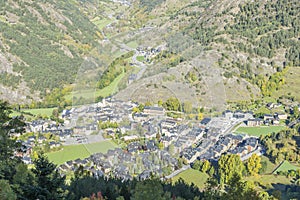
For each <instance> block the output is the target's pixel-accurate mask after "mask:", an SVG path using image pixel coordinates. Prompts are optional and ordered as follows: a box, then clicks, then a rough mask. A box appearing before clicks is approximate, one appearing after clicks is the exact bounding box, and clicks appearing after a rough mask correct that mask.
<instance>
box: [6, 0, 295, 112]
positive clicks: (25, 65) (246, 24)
mask: <svg viewBox="0 0 300 200" xmlns="http://www.w3.org/2000/svg"><path fill="white" fill-rule="evenodd" d="M124 2H125V3H114V2H111V1H82V0H81V1H57V0H51V1H47V2H45V1H42V0H38V1H25V0H19V1H2V2H1V3H0V5H1V8H0V63H1V68H0V78H1V79H0V95H1V96H2V97H4V98H5V99H7V100H10V101H12V100H11V96H14V97H16V98H14V99H20V98H17V97H22V98H23V99H27V101H28V99H31V98H33V99H34V100H35V101H38V100H39V97H41V98H43V97H44V96H45V94H46V93H50V92H51V90H52V89H54V88H57V87H58V88H60V90H61V89H62V88H63V87H65V86H66V85H70V84H73V83H74V82H75V79H76V73H77V72H78V68H79V67H80V66H81V64H82V63H83V62H84V59H83V58H85V57H86V56H89V55H90V54H91V52H92V54H93V58H96V59H95V60H93V62H95V63H93V66H97V64H99V63H101V62H100V61H99V60H103V59H102V58H103V57H101V56H103V55H102V54H103V48H102V47H100V48H98V47H99V43H100V41H102V42H103V41H104V43H105V44H108V45H110V48H111V49H109V51H108V52H114V53H113V55H112V56H111V57H110V58H109V59H107V60H106V64H105V65H106V67H107V66H109V65H110V62H112V60H114V59H115V58H117V57H119V56H120V55H122V54H124V53H128V52H130V51H133V50H136V47H145V48H146V49H147V48H149V49H151V48H156V47H159V48H158V49H160V48H162V49H163V51H160V52H159V53H158V54H157V55H154V54H153V55H152V53H153V52H152V53H150V55H151V56H149V55H148V54H149V52H147V51H146V54H147V55H148V58H147V59H145V58H146V55H139V56H142V57H144V58H143V59H145V61H143V62H144V64H146V65H147V67H146V68H145V69H143V70H142V72H140V73H141V75H140V77H141V78H139V79H140V80H136V81H135V82H134V84H131V85H129V84H126V82H127V80H126V79H127V78H128V77H129V75H130V73H133V72H134V73H139V69H138V68H139V66H134V65H135V64H136V63H135V64H134V63H131V65H132V66H133V69H132V70H133V71H131V72H127V74H125V75H124V78H123V79H122V81H121V83H122V84H121V86H120V85H119V86H120V87H119V90H121V89H124V91H123V93H121V94H120V96H123V97H124V98H127V99H130V98H132V97H131V96H130V97H129V96H128V97H127V96H126V95H127V94H135V95H136V96H145V95H147V94H149V91H146V90H145V88H144V87H141V84H145V85H147V88H150V86H153V87H154V90H155V93H160V90H162V89H161V88H163V89H166V88H167V89H168V90H171V91H172V93H176V94H177V95H178V96H184V98H183V99H180V100H181V101H190V102H193V104H195V105H196V106H200V105H201V106H205V107H220V108H222V107H223V106H222V105H224V104H225V103H226V102H234V101H250V100H253V99H259V98H264V97H272V96H273V94H274V93H276V92H277V91H280V89H281V88H283V85H285V84H292V83H293V82H294V80H287V79H288V78H287V77H290V76H289V74H290V73H292V72H293V73H294V71H296V72H297V71H299V70H298V69H296V70H290V69H291V68H293V69H294V68H297V67H299V65H300V49H299V48H300V44H299V34H300V33H299V31H300V21H299V19H300V16H299V13H300V12H299V10H300V3H299V1H297V0H291V1H285V0H276V1H241V0H239V1H229V0H226V1H223V0H222V1H221V0H217V1H211V0H192V1H179V0H155V1H150V0H137V1H124ZM139 53H141V52H137V51H136V52H135V54H139ZM133 57H134V56H133ZM107 61H108V62H107ZM131 61H133V60H132V59H131V57H130V58H128V59H127V61H126V63H130V62H131ZM134 67H137V68H134ZM116 71H118V73H116V74H114V76H112V77H110V81H109V83H111V82H112V81H113V80H115V79H116V77H117V75H119V74H120V72H121V71H122V70H120V69H116ZM291 71H292V72H291ZM94 74H97V73H94ZM296 74H297V73H296ZM298 74H299V73H298ZM97 78H98V77H97ZM104 78H105V77H104ZM119 78H120V77H119ZM293 78H299V76H297V75H296V76H293ZM87 82H89V81H87ZM94 82H96V81H90V82H89V85H90V86H91V87H94V85H95V87H97V85H98V86H99V84H96V83H94ZM100 82H103V80H101V81H100ZM154 82H155V83H156V86H154V85H153V83H154ZM216 85H217V87H216ZM105 86H108V85H107V84H106V85H105ZM100 88H103V86H101V87H100ZM120 88H121V89H120ZM288 88H290V90H289V91H287V92H285V97H287V98H290V99H295V98H296V99H298V100H299V98H300V97H299V95H298V93H297V92H296V91H295V90H294V89H293V88H294V87H288ZM92 89H95V88H92ZM119 90H117V91H119ZM237 91H238V92H237ZM13 92H14V93H13ZM12 93H13V94H14V95H11V94H12ZM38 93H40V94H38ZM181 93H185V95H181ZM212 96H214V99H216V100H215V101H216V102H214V103H213V104H212V105H210V104H208V101H207V100H208V99H211V98H212ZM282 96H284V95H283V94H277V95H276V98H279V97H282ZM29 97H31V98H29ZM165 97H166V98H168V96H166V95H165ZM180 98H181V97H180ZM148 99H149V98H148ZM150 99H151V98H150ZM220 99H221V100H220ZM137 100H139V99H137ZM157 100H158V99H155V100H154V101H157ZM14 103H15V102H14ZM22 103H24V102H22ZM26 103H28V102H26Z"/></svg>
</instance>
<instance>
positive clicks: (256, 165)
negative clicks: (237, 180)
mask: <svg viewBox="0 0 300 200" xmlns="http://www.w3.org/2000/svg"><path fill="white" fill-rule="evenodd" d="M246 166H247V170H248V172H249V173H250V175H251V176H254V175H257V174H258V172H259V170H260V168H261V167H262V165H261V158H260V157H259V156H258V155H257V154H255V153H254V154H252V155H251V157H250V158H249V159H248V161H247V164H246Z"/></svg>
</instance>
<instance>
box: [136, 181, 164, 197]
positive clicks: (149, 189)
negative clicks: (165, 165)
mask: <svg viewBox="0 0 300 200" xmlns="http://www.w3.org/2000/svg"><path fill="white" fill-rule="evenodd" d="M163 195H164V191H163V186H162V184H161V182H160V181H158V180H145V181H142V182H138V183H137V184H136V186H135V188H134V192H133V199H134V200H153V199H157V200H163V199H164V198H163Z"/></svg>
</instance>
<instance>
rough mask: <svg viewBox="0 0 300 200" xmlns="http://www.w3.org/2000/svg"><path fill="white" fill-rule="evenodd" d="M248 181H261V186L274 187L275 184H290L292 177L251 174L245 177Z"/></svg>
mask: <svg viewBox="0 0 300 200" xmlns="http://www.w3.org/2000/svg"><path fill="white" fill-rule="evenodd" d="M244 179H245V180H246V181H252V182H259V183H260V185H261V186H263V187H266V188H269V189H273V185H275V184H286V185H288V184H290V183H291V179H290V178H287V177H286V176H279V175H273V174H271V175H258V176H249V177H245V178H244Z"/></svg>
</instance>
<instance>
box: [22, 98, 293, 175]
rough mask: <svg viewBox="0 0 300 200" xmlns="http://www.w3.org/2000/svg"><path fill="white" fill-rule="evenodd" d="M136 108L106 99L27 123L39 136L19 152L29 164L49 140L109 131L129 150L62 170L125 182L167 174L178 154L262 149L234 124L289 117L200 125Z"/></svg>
mask: <svg viewBox="0 0 300 200" xmlns="http://www.w3.org/2000/svg"><path fill="white" fill-rule="evenodd" d="M135 107H138V104H137V103H134V102H123V101H119V100H115V99H113V98H106V99H103V101H102V102H99V103H96V104H91V105H84V106H80V107H76V108H72V109H70V110H64V111H63V113H62V118H63V119H64V125H57V124H56V123H55V122H52V121H51V120H35V121H32V122H30V123H28V126H27V131H28V132H35V133H40V134H39V136H38V137H36V136H30V137H28V138H27V140H26V141H22V144H23V145H22V148H21V150H20V151H19V152H17V154H18V155H17V156H20V157H22V158H23V161H24V162H25V163H30V162H31V160H30V154H31V152H32V147H33V146H34V145H35V144H43V143H45V142H49V146H50V148H54V147H58V146H60V145H61V144H64V143H65V141H66V140H68V139H70V138H75V141H77V142H78V143H81V142H84V141H88V140H87V137H89V136H91V137H92V136H95V134H93V133H96V135H102V133H106V135H107V136H109V137H111V138H114V139H116V138H118V139H121V140H123V142H124V144H126V148H123V149H120V148H116V149H113V150H109V151H108V152H107V153H105V154H103V153H96V154H93V155H92V156H90V157H89V158H85V159H76V160H73V161H68V162H66V163H64V164H63V165H61V166H60V167H59V169H60V170H61V171H62V172H64V171H68V170H76V169H77V168H78V167H79V166H82V167H83V168H84V169H85V170H87V171H89V172H91V173H93V174H94V175H95V176H115V177H117V178H121V179H124V180H127V179H132V178H133V177H138V178H139V179H146V178H149V177H150V176H152V175H155V176H159V177H163V176H166V175H168V174H170V173H171V172H172V171H173V170H176V169H178V166H179V163H178V156H180V157H182V158H184V159H185V160H186V161H187V163H193V162H194V161H195V160H196V159H205V160H212V161H216V160H218V159H219V157H220V156H221V155H222V154H224V153H232V154H237V155H240V156H241V158H246V157H247V156H249V155H251V154H252V153H253V152H257V151H260V150H261V149H262V147H261V145H260V144H259V142H258V138H256V137H249V136H247V135H241V134H231V131H232V129H233V127H235V126H236V125H237V124H239V123H242V122H245V123H246V125H248V126H260V125H262V124H277V122H276V120H278V121H280V120H286V119H287V117H288V116H287V115H286V114H281V113H276V114H274V115H264V116H263V118H259V119H258V118H254V116H253V113H252V112H242V111H234V112H232V111H228V110H227V111H225V112H223V115H222V116H220V117H212V118H204V119H203V120H202V121H201V122H200V123H193V124H188V123H187V122H186V121H182V119H173V118H170V117H167V116H166V111H165V110H164V108H162V107H159V106H145V107H144V109H143V111H142V112H139V113H133V108H135ZM124 121H125V122H126V123H124ZM99 122H102V123H105V122H109V123H111V122H113V123H117V124H118V127H117V128H112V127H107V128H104V129H100V127H99ZM44 133H51V134H53V135H55V136H58V138H59V141H48V140H47V139H46V137H45V136H44V135H43V134H44ZM89 142H92V141H89Z"/></svg>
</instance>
